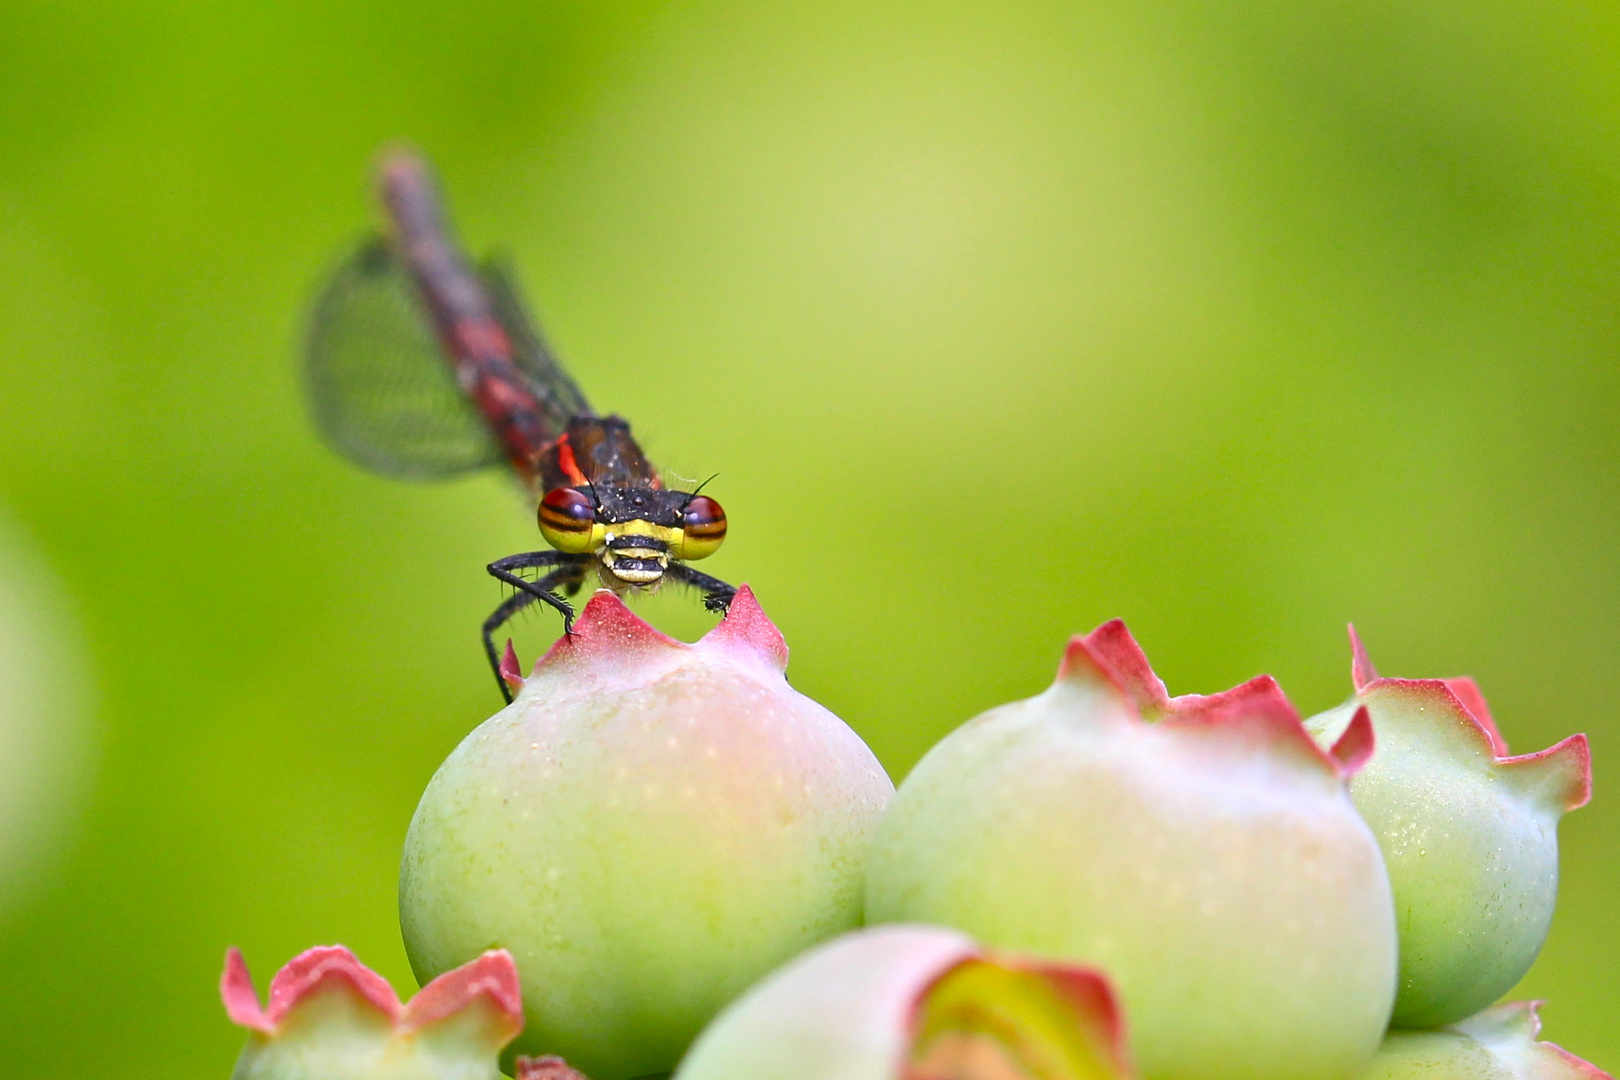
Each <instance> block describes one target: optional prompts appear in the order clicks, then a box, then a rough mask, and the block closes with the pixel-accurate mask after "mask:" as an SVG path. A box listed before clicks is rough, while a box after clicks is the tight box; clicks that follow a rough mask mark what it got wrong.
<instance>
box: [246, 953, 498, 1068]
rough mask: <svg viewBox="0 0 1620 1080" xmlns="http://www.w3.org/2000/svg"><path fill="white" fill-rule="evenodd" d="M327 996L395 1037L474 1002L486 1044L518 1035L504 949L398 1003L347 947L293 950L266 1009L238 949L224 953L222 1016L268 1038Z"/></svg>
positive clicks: (276, 979)
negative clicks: (354, 1007)
mask: <svg viewBox="0 0 1620 1080" xmlns="http://www.w3.org/2000/svg"><path fill="white" fill-rule="evenodd" d="M328 991H331V992H338V993H346V994H349V995H351V996H352V997H353V998H355V999H356V1000H357V1001H359V1002H361V1003H363V1004H365V1005H367V1006H369V1007H370V1008H372V1009H374V1010H375V1011H377V1012H378V1013H380V1014H382V1015H383V1016H384V1017H385V1018H387V1020H388V1021H389V1023H390V1024H392V1025H393V1027H394V1030H395V1031H396V1032H400V1033H410V1032H415V1031H421V1030H423V1029H425V1028H428V1027H431V1026H433V1025H434V1024H436V1023H438V1022H440V1021H441V1020H445V1019H447V1018H449V1017H451V1016H454V1015H457V1014H459V1013H461V1012H463V1011H464V1010H466V1009H468V1008H470V1007H473V1006H474V1005H475V1004H476V1003H478V1002H484V1003H485V1004H486V1005H487V1009H486V1010H485V1016H486V1017H487V1020H486V1026H487V1035H488V1037H489V1039H490V1041H491V1043H492V1044H493V1045H495V1046H497V1047H499V1046H504V1045H506V1044H507V1043H508V1042H510V1041H511V1040H512V1039H513V1038H514V1037H516V1035H517V1034H518V1032H520V1031H522V1030H523V992H522V989H521V988H520V986H519V983H518V974H517V965H515V964H514V963H513V962H512V956H511V954H510V953H508V952H507V951H506V950H505V949H491V950H490V951H488V952H486V953H484V954H483V955H482V956H480V957H478V958H477V959H475V960H472V961H469V962H468V963H465V964H463V965H461V966H460V967H458V968H455V969H453V970H451V971H447V972H445V973H444V974H443V975H440V976H439V977H438V978H437V979H434V980H433V981H432V982H430V983H428V984H427V985H426V986H424V987H422V989H421V990H419V991H418V992H417V994H416V996H415V997H413V998H411V1000H410V1001H409V1002H408V1003H404V1004H402V1003H401V1002H400V1000H399V995H398V994H396V993H394V988H393V987H392V986H390V985H389V984H388V980H387V979H384V978H383V977H382V976H381V975H378V974H377V973H376V972H375V971H372V970H371V969H370V968H368V967H366V965H364V964H362V963H361V962H360V961H359V959H358V958H356V957H355V955H354V954H353V953H352V952H350V951H349V950H348V949H346V948H344V947H343V946H341V945H320V946H316V947H315V948H313V949H306V950H305V951H304V952H301V953H299V954H298V955H297V956H295V957H293V958H292V959H291V960H289V961H287V963H286V965H285V966H283V967H282V969H281V970H280V971H278V972H276V974H275V977H274V978H272V979H271V980H270V1000H269V1004H268V1006H262V1005H260V1004H259V995H258V993H257V992H256V991H255V990H254V989H253V977H252V976H251V975H250V974H249V973H248V968H247V963H246V962H245V961H244V960H243V959H242V952H241V950H240V949H238V948H236V946H234V945H233V946H231V947H230V948H229V949H227V950H226V952H225V970H224V972H223V973H222V974H221V975H220V979H219V995H220V997H221V998H222V999H223V1000H224V1002H225V1014H226V1015H227V1016H229V1017H230V1019H231V1021H232V1022H233V1023H236V1024H239V1025H241V1026H242V1027H245V1028H250V1029H252V1030H254V1031H257V1032H260V1033H261V1034H264V1035H267V1036H273V1035H275V1034H276V1032H277V1030H278V1029H279V1028H280V1026H281V1022H282V1021H283V1020H284V1019H285V1018H286V1017H287V1016H288V1014H289V1013H291V1012H293V1011H294V1010H295V1009H297V1008H298V1007H299V1005H301V1004H302V1003H303V1002H305V1001H307V1000H309V999H310V998H312V997H314V996H316V995H318V994H321V993H323V992H328Z"/></svg>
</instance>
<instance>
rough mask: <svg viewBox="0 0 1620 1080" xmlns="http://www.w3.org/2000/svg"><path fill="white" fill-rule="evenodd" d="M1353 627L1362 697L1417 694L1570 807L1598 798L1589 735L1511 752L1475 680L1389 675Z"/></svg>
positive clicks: (1529, 782)
mask: <svg viewBox="0 0 1620 1080" xmlns="http://www.w3.org/2000/svg"><path fill="white" fill-rule="evenodd" d="M1349 632H1350V679H1351V682H1353V683H1354V684H1355V688H1356V699H1357V700H1358V701H1361V702H1362V703H1364V704H1365V703H1367V702H1369V701H1370V702H1373V703H1376V702H1377V701H1378V700H1379V699H1380V698H1388V699H1398V698H1402V697H1410V698H1416V699H1418V700H1419V701H1420V702H1421V703H1422V704H1423V705H1424V706H1425V707H1426V708H1432V709H1433V710H1434V715H1435V716H1436V717H1437V718H1438V719H1439V720H1440V721H1443V722H1450V723H1451V724H1453V725H1454V726H1455V728H1456V729H1457V730H1459V731H1461V732H1462V734H1463V737H1464V738H1466V739H1468V740H1470V741H1472V742H1473V743H1474V745H1475V747H1476V749H1478V751H1479V752H1480V753H1481V755H1482V756H1483V757H1485V758H1486V760H1488V761H1489V762H1490V763H1491V765H1492V766H1493V767H1496V768H1501V769H1506V770H1509V772H1510V773H1511V774H1514V775H1515V777H1516V778H1517V779H1519V780H1520V781H1521V782H1522V783H1523V785H1524V786H1528V787H1532V788H1536V789H1539V790H1540V791H1542V792H1544V793H1545V794H1546V795H1547V797H1548V798H1550V799H1551V800H1552V802H1553V803H1555V804H1556V805H1558V806H1560V807H1562V809H1564V810H1565V811H1569V810H1576V809H1579V808H1580V807H1582V806H1585V805H1586V804H1587V802H1588V801H1589V800H1590V799H1591V798H1592V751H1591V747H1590V745H1589V744H1588V743H1587V739H1586V736H1585V735H1571V736H1570V737H1569V738H1567V739H1564V740H1562V741H1560V742H1557V743H1555V744H1553V745H1552V746H1549V747H1548V748H1547V749H1545V750H1541V751H1538V752H1536V753H1534V754H1518V755H1513V754H1510V753H1509V752H1508V744H1507V740H1506V739H1504V738H1503V737H1502V732H1501V731H1500V730H1499V729H1498V728H1497V726H1496V720H1495V719H1494V718H1493V717H1492V716H1491V710H1490V707H1489V706H1488V705H1486V704H1485V695H1484V694H1483V693H1481V692H1480V689H1479V684H1477V683H1476V682H1474V680H1473V679H1471V678H1468V677H1467V676H1459V677H1457V678H1451V679H1391V678H1383V677H1381V676H1379V674H1378V669H1377V668H1375V667H1373V663H1372V661H1371V660H1370V659H1368V657H1367V649H1366V646H1364V645H1363V644H1362V642H1361V637H1360V635H1358V634H1357V633H1356V628H1355V624H1353V623H1352V624H1350V626H1349Z"/></svg>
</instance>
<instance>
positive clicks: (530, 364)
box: [479, 257, 592, 432]
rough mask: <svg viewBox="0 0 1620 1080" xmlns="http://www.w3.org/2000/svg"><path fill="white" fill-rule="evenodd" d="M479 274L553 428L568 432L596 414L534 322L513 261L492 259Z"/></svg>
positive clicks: (520, 364)
mask: <svg viewBox="0 0 1620 1080" xmlns="http://www.w3.org/2000/svg"><path fill="white" fill-rule="evenodd" d="M479 273H480V276H481V277H482V278H483V280H484V288H485V290H486V291H487V292H488V294H489V303H490V307H491V308H493V309H494V312H495V317H496V318H497V319H498V320H500V323H501V327H502V328H503V329H504V330H505V331H506V336H507V338H509V339H510V340H511V342H512V354H513V355H512V360H513V361H514V362H515V363H516V364H517V366H518V370H520V371H522V372H523V374H524V376H525V377H526V379H527V380H528V383H529V387H530V389H532V390H533V391H534V396H535V397H537V398H539V399H540V406H541V408H543V409H545V410H546V420H547V421H548V422H549V424H550V425H551V427H552V429H553V430H555V431H558V432H563V431H567V430H568V421H569V420H571V419H573V418H574V417H576V416H590V415H592V413H591V407H590V405H589V404H587V403H586V401H585V395H584V394H583V393H581V392H580V389H579V386H578V384H576V383H575V382H574V380H573V379H572V378H571V377H570V376H569V374H568V372H566V371H564V370H563V367H562V364H560V363H558V361H557V357H556V354H555V353H553V352H552V351H551V348H550V347H549V346H548V345H547V344H546V341H545V338H543V337H541V336H540V331H539V329H538V328H536V327H535V325H534V323H533V322H531V321H530V319H529V313H528V309H527V308H526V307H525V306H524V304H523V300H522V298H521V297H522V294H521V292H520V291H519V290H518V288H517V285H516V281H517V277H516V275H515V273H514V272H513V270H512V267H511V264H510V263H508V262H507V261H506V260H505V259H502V258H499V257H497V258H491V259H488V260H486V261H485V262H484V265H483V266H481V267H480V268H479Z"/></svg>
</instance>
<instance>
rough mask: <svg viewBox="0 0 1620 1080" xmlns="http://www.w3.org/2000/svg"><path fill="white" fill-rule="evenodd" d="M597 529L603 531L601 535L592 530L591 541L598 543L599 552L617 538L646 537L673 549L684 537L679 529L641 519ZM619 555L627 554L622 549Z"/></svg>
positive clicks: (618, 522) (599, 526)
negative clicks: (659, 541) (660, 541)
mask: <svg viewBox="0 0 1620 1080" xmlns="http://www.w3.org/2000/svg"><path fill="white" fill-rule="evenodd" d="M596 528H597V529H600V530H602V531H601V533H600V534H598V533H597V532H596V530H595V529H593V530H591V539H592V540H594V541H596V544H595V547H596V549H597V550H601V548H602V547H603V546H604V545H606V544H607V542H608V541H609V540H610V539H612V538H613V537H615V536H618V537H625V536H645V537H647V538H648V539H651V540H662V541H663V542H664V543H666V544H668V545H669V546H670V548H671V549H673V548H674V547H675V545H677V544H679V543H680V542H681V537H682V535H683V533H682V531H681V529H680V528H679V527H671V526H668V525H654V524H653V523H652V522H650V521H643V520H641V519H640V518H637V519H636V520H634V521H616V522H614V523H613V524H612V525H598V526H596ZM619 554H621V555H623V554H626V552H625V551H624V549H622V548H621V549H620V551H619ZM648 557H650V556H648Z"/></svg>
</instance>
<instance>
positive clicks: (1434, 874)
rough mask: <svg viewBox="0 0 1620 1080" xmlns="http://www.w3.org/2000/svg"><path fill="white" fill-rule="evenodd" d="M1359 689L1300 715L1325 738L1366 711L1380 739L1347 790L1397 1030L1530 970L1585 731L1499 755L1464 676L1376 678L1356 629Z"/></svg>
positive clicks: (1575, 797) (1580, 793)
mask: <svg viewBox="0 0 1620 1080" xmlns="http://www.w3.org/2000/svg"><path fill="white" fill-rule="evenodd" d="M1350 634H1351V644H1352V652H1353V654H1354V659H1353V662H1352V677H1353V679H1354V682H1355V687H1356V692H1355V694H1354V696H1352V697H1351V699H1350V700H1349V701H1348V702H1347V703H1346V704H1344V705H1342V706H1340V707H1339V708H1337V709H1333V710H1330V711H1329V712H1325V713H1322V714H1321V715H1319V716H1313V717H1311V718H1310V719H1309V720H1307V721H1306V722H1305V723H1306V726H1307V727H1308V728H1309V729H1310V730H1311V732H1312V734H1313V735H1315V736H1316V737H1317V738H1318V740H1319V741H1321V742H1323V743H1324V744H1326V743H1328V742H1331V741H1332V740H1334V739H1336V738H1338V737H1339V733H1340V732H1341V731H1342V730H1343V729H1344V725H1345V723H1346V722H1347V721H1348V720H1349V718H1350V716H1351V715H1352V714H1354V713H1356V712H1357V711H1358V710H1360V709H1363V708H1364V709H1366V711H1367V712H1368V714H1369V715H1370V716H1371V718H1372V725H1373V729H1374V731H1375V732H1376V738H1377V743H1378V748H1377V751H1376V752H1375V753H1374V754H1373V756H1372V760H1371V761H1369V762H1368V764H1367V767H1366V768H1365V769H1363V770H1361V772H1360V773H1358V774H1357V775H1356V777H1355V779H1354V780H1352V781H1351V783H1350V796H1351V798H1353V799H1354V800H1355V803H1356V807H1357V809H1359V810H1360V811H1361V815H1362V817H1364V818H1366V820H1367V824H1368V825H1370V826H1371V827H1372V830H1373V832H1374V834H1375V835H1377V837H1378V842H1379V844H1380V846H1381V847H1382V848H1383V852H1384V861H1385V863H1386V865H1387V866H1388V867H1389V878H1390V883H1391V885H1392V886H1393V888H1394V890H1395V905H1396V907H1397V909H1398V910H1399V911H1400V912H1401V919H1400V958H1401V967H1400V972H1401V976H1400V993H1399V996H1398V997H1397V998H1396V1002H1395V1014H1394V1017H1393V1023H1394V1024H1395V1026H1396V1027H1409V1028H1428V1027H1439V1026H1441V1025H1443V1024H1449V1023H1452V1022H1454V1021H1458V1020H1461V1019H1463V1018H1464V1017H1467V1016H1470V1015H1472V1014H1473V1013H1475V1012H1477V1011H1479V1010H1480V1009H1483V1008H1484V1007H1485V1006H1487V1005H1489V1004H1490V1003H1491V1002H1493V1001H1495V1000H1496V999H1497V998H1499V997H1501V996H1502V994H1504V993H1506V992H1507V991H1508V990H1509V989H1510V988H1511V987H1512V986H1513V985H1514V983H1516V982H1518V981H1519V978H1520V977H1521V976H1522V975H1524V973H1525V972H1526V971H1528V970H1529V968H1530V964H1531V963H1532V962H1533V961H1534V960H1535V958H1536V954H1537V953H1538V952H1540V950H1541V944H1542V942H1543V941H1545V940H1546V937H1547V929H1548V927H1549V926H1550V925H1551V922H1552V914H1553V905H1554V903H1555V902H1556V900H1557V898H1558V819H1559V818H1560V817H1561V816H1562V815H1563V813H1564V812H1565V811H1566V810H1573V809H1574V808H1576V807H1578V806H1581V805H1583V804H1584V803H1585V802H1586V800H1587V798H1588V797H1589V796H1590V793H1591V783H1592V773H1591V761H1590V757H1589V754H1588V751H1587V745H1586V736H1584V735H1573V736H1571V737H1570V738H1568V739H1565V740H1564V741H1563V742H1561V743H1559V744H1558V745H1557V746H1554V747H1552V748H1551V749H1548V750H1543V751H1541V752H1540V753H1539V754H1526V755H1523V756H1521V757H1509V756H1508V750H1507V743H1506V742H1504V741H1503V739H1502V736H1501V735H1500V734H1499V733H1498V732H1497V729H1496V724H1495V722H1494V721H1493V720H1492V719H1491V714H1490V711H1489V710H1488V709H1487V708H1486V707H1485V698H1484V696H1483V695H1482V694H1481V693H1480V692H1479V688H1478V687H1477V686H1475V685H1474V682H1473V680H1472V679H1446V680H1442V679H1381V678H1379V677H1378V673H1377V672H1376V671H1374V670H1373V666H1372V664H1371V662H1370V661H1368V659H1367V654H1366V652H1365V650H1363V649H1362V647H1361V642H1360V640H1359V639H1357V638H1356V636H1355V630H1354V629H1353V628H1352V629H1351V631H1350Z"/></svg>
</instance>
